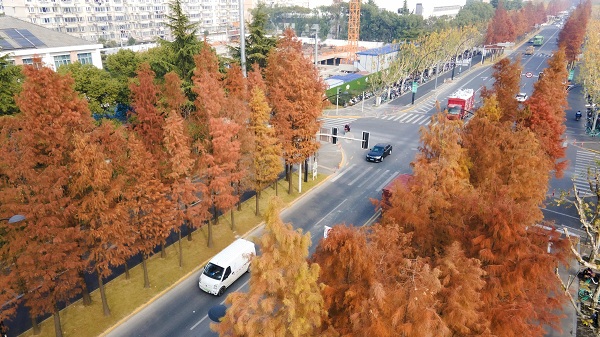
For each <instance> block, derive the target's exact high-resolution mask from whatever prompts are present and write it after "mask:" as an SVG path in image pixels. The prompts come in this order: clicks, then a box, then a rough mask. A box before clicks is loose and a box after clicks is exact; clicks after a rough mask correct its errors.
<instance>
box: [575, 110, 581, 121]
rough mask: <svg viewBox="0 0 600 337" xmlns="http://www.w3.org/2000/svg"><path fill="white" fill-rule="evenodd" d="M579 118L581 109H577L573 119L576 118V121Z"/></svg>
mask: <svg viewBox="0 0 600 337" xmlns="http://www.w3.org/2000/svg"><path fill="white" fill-rule="evenodd" d="M580 119H581V111H577V112H576V113H575V120H576V121H578V120H580Z"/></svg>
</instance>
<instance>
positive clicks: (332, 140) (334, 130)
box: [331, 128, 338, 144]
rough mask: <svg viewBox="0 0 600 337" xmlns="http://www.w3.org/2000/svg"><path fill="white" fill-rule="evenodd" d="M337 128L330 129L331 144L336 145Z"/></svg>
mask: <svg viewBox="0 0 600 337" xmlns="http://www.w3.org/2000/svg"><path fill="white" fill-rule="evenodd" d="M337 134H338V133H337V128H331V136H332V137H331V143H332V144H337V141H338V138H337V137H336V136H337Z"/></svg>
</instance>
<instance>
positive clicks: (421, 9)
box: [5, 0, 467, 19]
mask: <svg viewBox="0 0 600 337" xmlns="http://www.w3.org/2000/svg"><path fill="white" fill-rule="evenodd" d="M5 1H6V0H5ZM466 3H467V0H408V1H407V2H406V4H407V7H408V10H409V11H410V12H411V13H413V14H417V15H421V16H423V18H424V19H427V18H429V17H431V16H444V15H448V16H456V14H458V11H460V9H461V8H462V7H463V6H464V5H466ZM397 4H399V5H398V8H402V6H403V5H404V1H398V2H397ZM396 10H397V9H396Z"/></svg>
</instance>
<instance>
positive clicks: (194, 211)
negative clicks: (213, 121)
mask: <svg viewBox="0 0 600 337" xmlns="http://www.w3.org/2000/svg"><path fill="white" fill-rule="evenodd" d="M163 134H164V137H165V138H164V140H163V142H164V147H165V151H166V153H167V168H166V171H165V173H164V178H165V182H166V184H167V185H168V186H169V188H170V190H171V191H170V193H169V194H170V195H171V198H172V199H173V201H174V202H175V207H176V211H175V221H176V226H175V228H174V229H175V231H176V232H177V233H178V235H179V238H178V244H179V266H180V267H181V266H183V248H182V245H181V225H183V224H186V225H188V226H189V224H190V223H191V222H192V221H193V219H207V218H208V217H209V214H207V210H206V208H203V207H193V206H191V205H192V204H193V203H194V202H196V201H197V200H198V196H197V195H196V190H197V189H198V186H197V184H196V183H194V180H193V178H194V176H193V172H194V165H195V159H194V158H193V156H192V153H191V139H190V138H189V136H188V135H187V133H186V130H185V125H184V121H183V118H181V116H180V115H179V113H178V112H177V110H171V112H170V113H169V114H168V116H167V119H166V121H165V125H164V130H163Z"/></svg>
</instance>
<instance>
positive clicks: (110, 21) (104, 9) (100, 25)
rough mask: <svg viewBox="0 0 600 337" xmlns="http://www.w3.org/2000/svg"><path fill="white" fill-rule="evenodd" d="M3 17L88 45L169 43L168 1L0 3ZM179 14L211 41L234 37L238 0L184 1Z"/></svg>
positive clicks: (13, 0) (6, 0) (12, 0)
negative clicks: (132, 41)
mask: <svg viewBox="0 0 600 337" xmlns="http://www.w3.org/2000/svg"><path fill="white" fill-rule="evenodd" d="M1 1H2V4H3V6H4V11H5V13H6V15H10V16H13V17H16V18H19V19H21V20H24V21H28V22H31V23H34V24H37V25H41V26H43V27H46V28H50V29H52V30H55V31H58V32H61V33H67V34H69V35H72V36H77V37H79V38H82V39H85V40H88V41H94V42H96V41H98V39H99V38H103V39H105V40H112V41H117V42H119V43H126V42H127V40H128V39H129V38H130V37H132V38H134V39H135V40H136V41H142V42H149V41H154V40H155V39H156V38H157V37H162V38H166V39H170V38H171V37H170V36H169V35H170V31H169V29H168V28H167V27H166V26H165V23H166V22H168V19H167V15H168V14H169V12H170V11H169V6H168V0H153V1H150V0H60V1H57V0H1ZM182 7H183V12H184V13H185V14H186V15H187V16H188V18H189V19H190V21H191V22H197V23H198V35H200V36H202V35H204V33H205V32H208V34H209V36H210V37H211V39H212V40H225V39H227V37H228V36H230V35H238V36H239V32H238V29H237V28H236V27H237V26H238V23H239V14H238V13H239V5H238V0H188V1H183V2H182Z"/></svg>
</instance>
